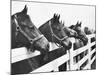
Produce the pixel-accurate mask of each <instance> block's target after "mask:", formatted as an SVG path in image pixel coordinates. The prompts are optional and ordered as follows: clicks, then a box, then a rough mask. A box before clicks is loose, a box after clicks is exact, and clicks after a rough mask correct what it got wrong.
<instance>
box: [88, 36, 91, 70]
mask: <svg viewBox="0 0 100 75" xmlns="http://www.w3.org/2000/svg"><path fill="white" fill-rule="evenodd" d="M88 45H89V48H88V64H89V66H88V69H91V64H90V62H91V54H90V53H91V47H90V45H91V37H88Z"/></svg>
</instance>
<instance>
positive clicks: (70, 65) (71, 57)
mask: <svg viewBox="0 0 100 75" xmlns="http://www.w3.org/2000/svg"><path fill="white" fill-rule="evenodd" d="M71 42H72V48H71V49H70V50H69V58H70V60H69V68H70V70H74V66H73V65H74V60H73V49H74V43H75V40H74V39H73V38H72V39H71Z"/></svg>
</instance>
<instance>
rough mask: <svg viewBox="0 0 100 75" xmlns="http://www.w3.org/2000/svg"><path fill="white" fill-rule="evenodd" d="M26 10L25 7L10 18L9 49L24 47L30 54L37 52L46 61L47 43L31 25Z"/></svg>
mask: <svg viewBox="0 0 100 75" xmlns="http://www.w3.org/2000/svg"><path fill="white" fill-rule="evenodd" d="M27 10H28V8H27V6H26V5H25V7H24V9H23V10H22V11H21V12H18V13H15V14H14V15H12V16H11V49H14V48H20V47H26V48H27V50H28V51H29V50H30V51H31V52H34V50H39V51H40V52H41V54H43V55H44V60H47V58H48V51H49V42H48V40H47V39H46V38H45V37H44V36H43V35H42V34H41V32H40V31H39V30H38V29H37V28H36V27H35V25H34V24H33V23H32V21H31V19H30V17H29V15H28V14H27Z"/></svg>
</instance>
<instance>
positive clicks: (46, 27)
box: [39, 14, 72, 50]
mask: <svg viewBox="0 0 100 75" xmlns="http://www.w3.org/2000/svg"><path fill="white" fill-rule="evenodd" d="M59 18H60V15H57V14H54V16H53V18H51V19H50V20H48V21H47V22H46V23H44V24H43V25H41V26H40V27H39V30H40V31H41V33H42V34H44V36H45V37H46V38H47V39H48V41H49V42H54V43H57V44H59V45H61V46H63V47H64V48H66V50H69V49H70V48H71V46H72V43H71V42H70V41H69V38H68V36H66V34H65V32H64V30H63V25H62V23H61V22H60V21H59Z"/></svg>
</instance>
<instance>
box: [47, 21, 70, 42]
mask: <svg viewBox="0 0 100 75" xmlns="http://www.w3.org/2000/svg"><path fill="white" fill-rule="evenodd" d="M49 26H50V31H51V34H52V36H54V37H55V38H57V39H58V40H59V41H63V40H64V39H65V38H68V36H65V37H63V38H62V39H60V38H59V37H58V36H57V35H55V34H54V32H53V30H52V27H51V21H49Z"/></svg>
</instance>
